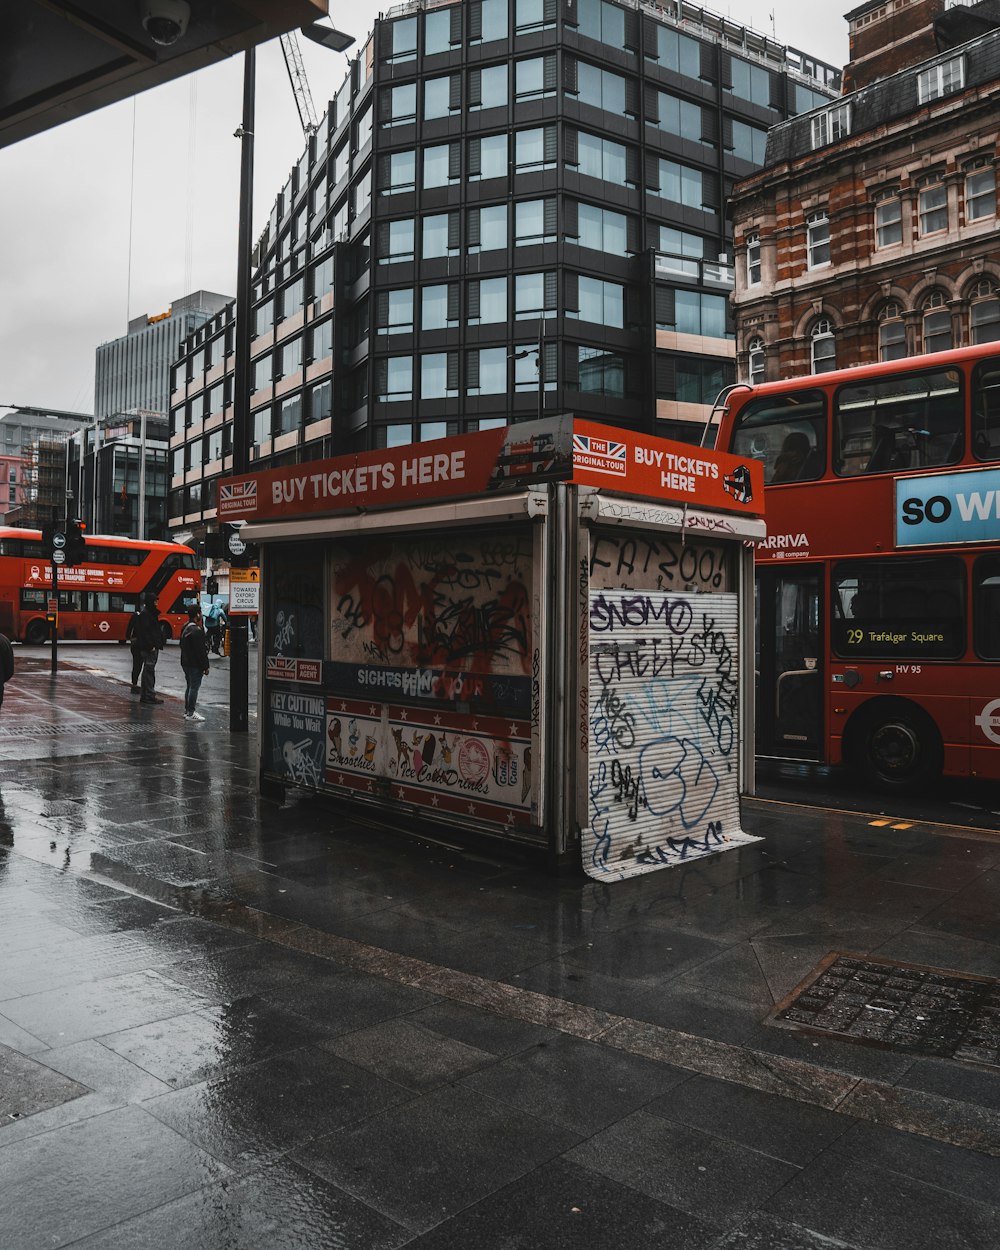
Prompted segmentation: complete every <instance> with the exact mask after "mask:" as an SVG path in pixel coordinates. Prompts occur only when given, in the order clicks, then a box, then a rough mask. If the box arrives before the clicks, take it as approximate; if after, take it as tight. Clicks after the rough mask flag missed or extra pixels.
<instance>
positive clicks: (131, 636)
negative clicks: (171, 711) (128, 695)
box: [125, 603, 142, 691]
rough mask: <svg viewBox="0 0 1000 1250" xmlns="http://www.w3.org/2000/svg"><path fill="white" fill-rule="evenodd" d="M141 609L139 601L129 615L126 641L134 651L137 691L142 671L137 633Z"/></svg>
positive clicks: (134, 679) (134, 682)
mask: <svg viewBox="0 0 1000 1250" xmlns="http://www.w3.org/2000/svg"><path fill="white" fill-rule="evenodd" d="M140 611H141V606H140V605H139V604H138V603H137V604H136V605H135V611H134V612H133V613H132V615H131V617H129V622H128V624H127V625H126V626H125V641H126V642H127V643H128V645H129V650H130V651H131V652H132V689H133V690H136V691H137V690H138V689H139V675H140V674H141V673H142V651H141V650H140V648H139V636H138V634H137V633H136V625H137V624H138V623H139V612H140Z"/></svg>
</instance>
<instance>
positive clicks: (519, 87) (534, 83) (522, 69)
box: [514, 56, 555, 100]
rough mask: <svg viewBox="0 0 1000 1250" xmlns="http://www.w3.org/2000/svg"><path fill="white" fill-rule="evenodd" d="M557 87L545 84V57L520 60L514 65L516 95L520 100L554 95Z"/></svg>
mask: <svg viewBox="0 0 1000 1250" xmlns="http://www.w3.org/2000/svg"><path fill="white" fill-rule="evenodd" d="M554 94H555V87H554V86H552V87H549V88H546V86H545V58H544V57H543V56H536V57H532V58H531V60H528V61H518V62H517V63H516V64H515V66H514V96H515V98H516V99H518V100H531V99H536V98H538V97H540V96H543V95H554Z"/></svg>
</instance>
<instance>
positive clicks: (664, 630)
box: [581, 588, 759, 881]
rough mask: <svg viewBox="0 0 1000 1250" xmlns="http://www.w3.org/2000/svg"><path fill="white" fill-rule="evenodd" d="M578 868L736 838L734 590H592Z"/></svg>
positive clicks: (619, 867) (684, 857) (724, 844)
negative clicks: (585, 775) (585, 806)
mask: <svg viewBox="0 0 1000 1250" xmlns="http://www.w3.org/2000/svg"><path fill="white" fill-rule="evenodd" d="M589 605H590V628H589V666H588V673H587V687H588V690H587V708H588V726H589V733H588V778H587V802H588V819H587V826H586V828H585V829H584V832H583V840H582V844H581V851H582V855H583V867H584V871H585V872H586V873H587V874H588V875H589V876H591V877H593V878H595V879H597V880H605V881H607V880H621V879H623V878H625V877H632V876H636V875H638V874H640V873H644V872H653V871H655V870H656V869H659V868H667V867H672V866H676V865H680V864H684V863H687V862H689V861H690V860H694V859H700V858H702V857H704V856H706V855H713V854H716V853H718V852H720V851H726V850H731V849H734V848H735V847H738V846H741V845H744V844H746V843H749V842H756V841H759V839H758V838H754V837H751V836H749V835H747V834H745V833H744V832H743V831H742V829H741V828H740V805H739V769H738V758H739V742H738V734H737V730H738V726H739V716H738V704H737V691H738V656H739V637H738V620H739V614H738V600H737V596H736V595H735V594H731V593H718V594H684V593H674V592H664V591H654V590H639V591H637V590H634V589H628V590H598V589H594V588H592V589H591V590H590V593H589Z"/></svg>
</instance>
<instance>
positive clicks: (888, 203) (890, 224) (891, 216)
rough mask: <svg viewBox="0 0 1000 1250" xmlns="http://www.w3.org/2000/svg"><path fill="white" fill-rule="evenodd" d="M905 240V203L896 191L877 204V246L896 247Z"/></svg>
mask: <svg viewBox="0 0 1000 1250" xmlns="http://www.w3.org/2000/svg"><path fill="white" fill-rule="evenodd" d="M902 241H903V203H902V201H901V200H900V198H899V195H898V194H897V193H895V192H893V194H891V195H887V196H885V197H884V198H883V199H880V200H879V201H878V202H877V203H876V205H875V246H876V247H896V246H897V245H898V244H900V243H902Z"/></svg>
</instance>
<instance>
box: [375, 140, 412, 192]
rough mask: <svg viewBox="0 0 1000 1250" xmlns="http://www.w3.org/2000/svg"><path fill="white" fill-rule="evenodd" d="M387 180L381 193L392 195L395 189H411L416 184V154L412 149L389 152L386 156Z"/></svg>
mask: <svg viewBox="0 0 1000 1250" xmlns="http://www.w3.org/2000/svg"><path fill="white" fill-rule="evenodd" d="M382 159H385V160H386V161H387V165H388V170H387V174H386V177H387V178H388V181H387V183H386V185H385V186H384V187H382V188H381V192H382V194H383V195H393V194H395V193H396V192H397V191H412V190H414V188H415V186H416V177H417V154H416V152H414V151H413V150H412V149H411V150H409V151H406V152H390V153H389V155H388V157H387V158H382Z"/></svg>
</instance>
